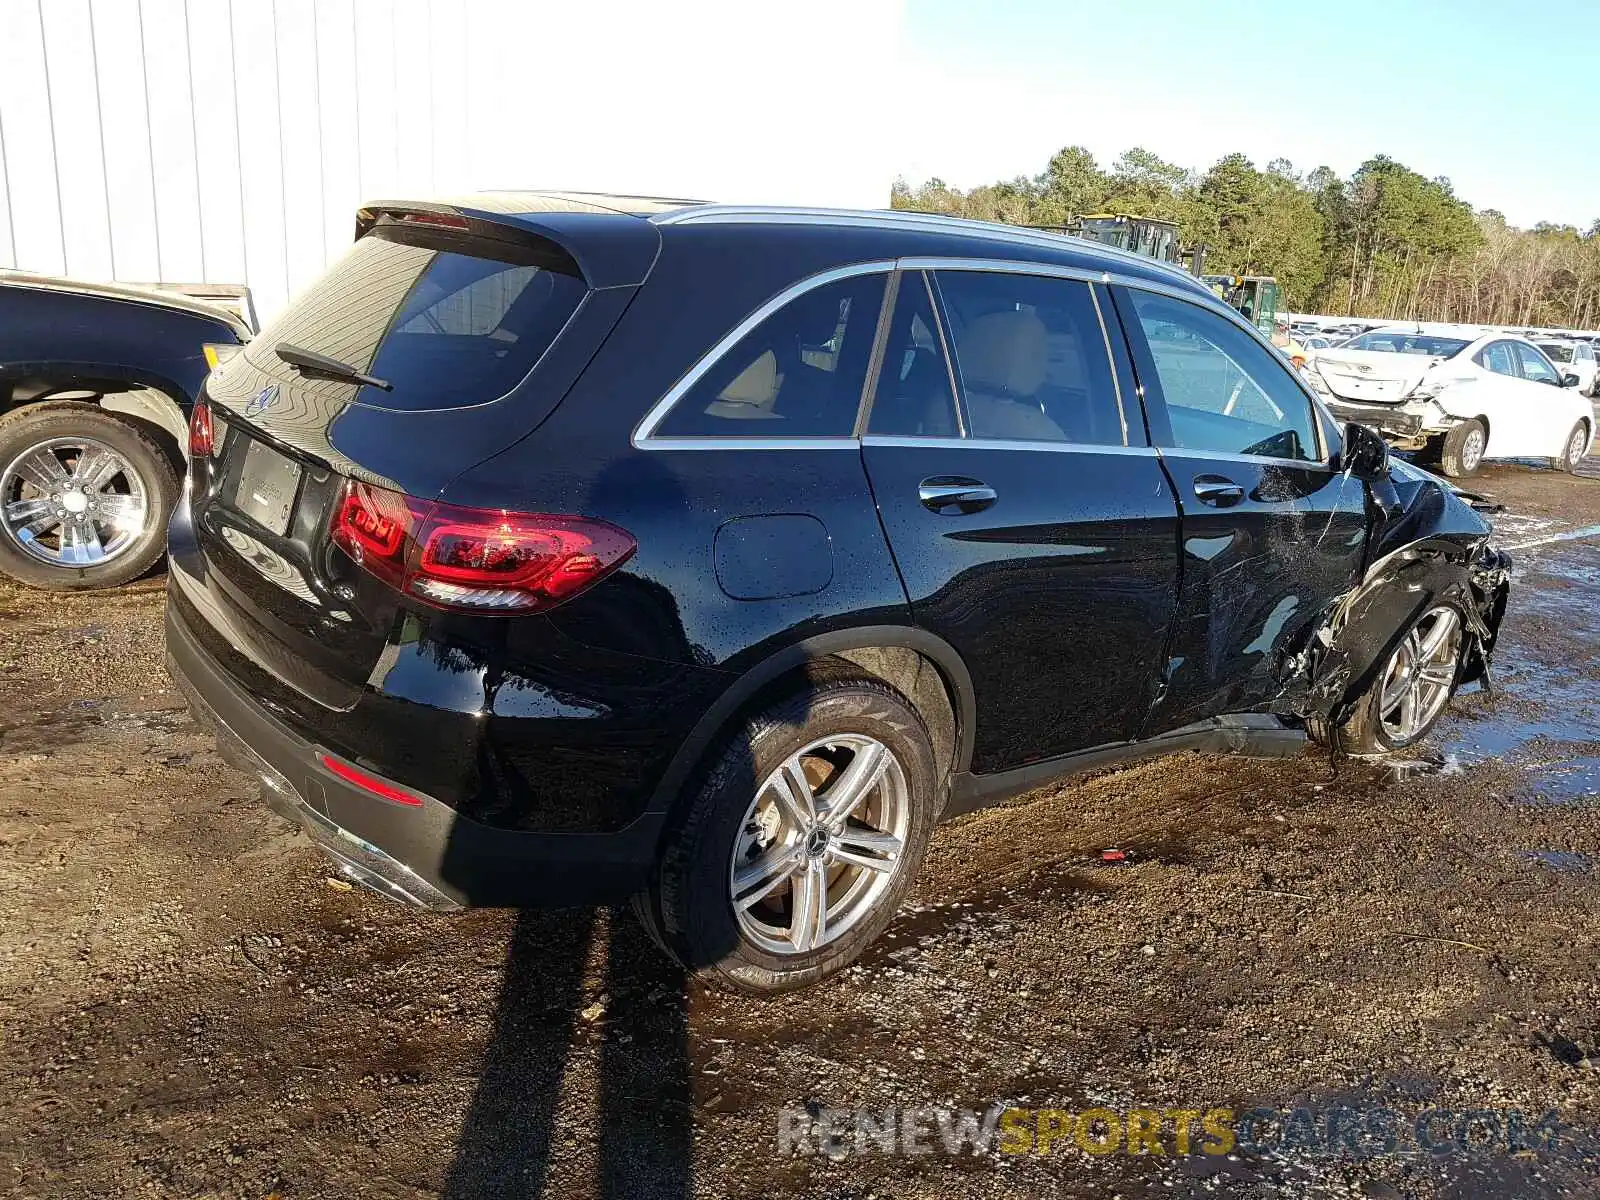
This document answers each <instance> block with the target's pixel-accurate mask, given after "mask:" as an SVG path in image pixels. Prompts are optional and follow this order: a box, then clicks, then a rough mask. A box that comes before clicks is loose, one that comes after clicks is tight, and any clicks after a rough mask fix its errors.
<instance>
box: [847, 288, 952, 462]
mask: <svg viewBox="0 0 1600 1200" xmlns="http://www.w3.org/2000/svg"><path fill="white" fill-rule="evenodd" d="M867 432H868V433H876V434H887V435H894V436H899V437H957V436H959V435H960V427H959V426H958V425H957V424H956V413H955V397H954V396H953V395H952V394H951V392H950V369H949V367H948V366H947V365H946V363H945V358H944V349H943V346H942V344H941V341H940V335H939V326H938V322H937V321H936V320H935V318H934V315H933V301H932V298H931V295H930V289H929V285H928V279H927V276H925V275H923V274H922V272H920V271H907V272H906V273H905V274H904V275H903V276H901V279H900V295H899V298H898V299H897V300H896V301H895V309H894V319H893V321H892V322H891V324H890V326H889V341H888V344H887V345H886V346H885V347H884V355H883V370H882V372H881V374H879V376H878V389H877V392H876V393H875V395H874V396H873V401H872V416H871V417H870V418H869V419H868V421H867Z"/></svg>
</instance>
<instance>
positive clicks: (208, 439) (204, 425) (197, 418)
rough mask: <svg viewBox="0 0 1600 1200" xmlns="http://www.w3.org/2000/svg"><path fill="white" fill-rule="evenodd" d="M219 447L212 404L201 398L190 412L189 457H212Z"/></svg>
mask: <svg viewBox="0 0 1600 1200" xmlns="http://www.w3.org/2000/svg"><path fill="white" fill-rule="evenodd" d="M216 448H217V431H216V427H215V426H214V425H212V423H211V406H210V405H209V404H207V403H206V402H205V401H204V400H201V401H200V402H199V403H198V404H196V405H195V406H194V411H192V412H191V413H190V414H189V457H190V458H210V457H211V452H212V451H213V450H215V449H216Z"/></svg>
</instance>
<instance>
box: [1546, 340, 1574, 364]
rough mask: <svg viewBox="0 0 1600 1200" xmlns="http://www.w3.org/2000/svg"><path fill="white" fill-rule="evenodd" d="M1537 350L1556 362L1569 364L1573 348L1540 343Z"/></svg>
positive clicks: (1557, 344)
mask: <svg viewBox="0 0 1600 1200" xmlns="http://www.w3.org/2000/svg"><path fill="white" fill-rule="evenodd" d="M1539 349H1541V350H1543V351H1544V352H1545V353H1546V354H1548V355H1549V356H1550V357H1551V358H1552V359H1554V360H1555V361H1556V362H1567V363H1569V362H1571V361H1572V351H1573V347H1571V346H1563V345H1561V344H1560V343H1559V342H1540V343H1539Z"/></svg>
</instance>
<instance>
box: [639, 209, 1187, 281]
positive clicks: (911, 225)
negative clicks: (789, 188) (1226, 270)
mask: <svg viewBox="0 0 1600 1200" xmlns="http://www.w3.org/2000/svg"><path fill="white" fill-rule="evenodd" d="M650 219H651V220H652V221H653V222H655V223H656V224H657V225H716V224H721V225H737V224H752V225H761V224H800V225H844V226H857V227H862V228H871V229H883V228H898V229H910V230H915V231H917V232H921V233H963V234H966V235H968V236H970V237H978V238H985V239H987V240H989V241H995V242H1006V243H1009V244H1011V245H1017V246H1035V247H1038V248H1040V249H1052V250H1060V249H1062V240H1063V239H1064V238H1067V237H1070V236H1071V235H1069V234H1063V233H1051V232H1047V231H1045V230H1039V229H1031V228H1029V227H1027V226H1025V225H1006V224H1003V223H1001V222H999V221H974V220H971V219H969V218H967V217H950V216H945V215H943V214H937V213H922V212H913V211H910V210H907V209H893V208H875V209H861V208H788V207H780V206H770V207H769V206H763V205H732V204H707V205H702V206H699V207H696V208H685V209H679V210H676V211H673V212H668V213H662V214H660V215H658V216H654V217H651V218H650ZM1073 241H1074V243H1075V248H1077V247H1081V248H1082V249H1084V250H1086V251H1088V252H1089V253H1092V254H1096V255H1104V256H1106V257H1107V258H1112V259H1115V260H1117V261H1119V262H1125V263H1136V264H1138V265H1140V266H1144V267H1152V268H1156V269H1158V270H1160V271H1162V272H1164V273H1166V274H1168V275H1171V276H1173V277H1175V278H1177V279H1184V280H1188V281H1189V283H1191V284H1193V285H1194V286H1195V287H1196V288H1199V289H1201V290H1206V289H1205V285H1204V284H1202V283H1200V282H1199V281H1198V280H1197V279H1195V277H1194V276H1193V275H1191V274H1189V272H1187V271H1185V270H1183V269H1182V268H1180V267H1176V266H1173V265H1172V264H1171V263H1165V262H1162V261H1161V260H1160V259H1156V258H1151V257H1150V256H1149V255H1146V254H1135V253H1134V252H1133V251H1131V250H1123V249H1120V248H1119V247H1116V246H1107V245H1105V244H1104V243H1101V242H1090V241H1086V240H1084V239H1082V238H1076V239H1073Z"/></svg>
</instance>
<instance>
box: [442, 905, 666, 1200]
mask: <svg viewBox="0 0 1600 1200" xmlns="http://www.w3.org/2000/svg"><path fill="white" fill-rule="evenodd" d="M596 951H601V952H603V956H604V966H603V974H602V976H601V978H603V986H601V987H600V988H599V989H598V990H595V989H593V988H591V987H588V986H586V980H588V979H589V964H590V962H591V959H592V956H593V954H594V952H596ZM685 983H686V981H685V976H684V972H683V971H682V970H681V969H679V968H678V967H676V966H675V965H673V964H671V963H669V962H668V960H667V959H666V957H665V956H664V955H662V954H661V952H660V951H659V950H658V949H657V948H656V947H655V946H654V945H652V944H650V941H649V938H648V936H647V935H646V934H645V932H644V930H643V929H642V928H641V927H640V926H639V923H638V922H637V921H636V920H635V919H634V918H633V916H632V914H631V913H629V912H627V911H626V910H624V909H620V908H618V909H612V910H609V911H594V910H576V909H561V910H548V911H536V910H524V911H522V912H519V913H518V915H517V921H516V926H515V930H514V932H513V934H512V937H511V943H510V945H509V947H508V948H507V951H506V964H505V977H504V982H503V983H502V985H501V990H500V996H499V999H498V1002H497V1005H496V1010H495V1016H494V1024H493V1029H492V1032H491V1034H490V1040H489V1045H488V1048H487V1050H486V1052H485V1054H484V1059H483V1066H482V1070H481V1072H480V1075H479V1078H478V1084H477V1089H476V1091H475V1093H474V1095H473V1098H472V1102H471V1104H470V1105H469V1106H468V1109H467V1114H466V1118H465V1120H464V1121H463V1122H462V1126H461V1130H460V1132H459V1134H458V1136H457V1140H456V1147H455V1156H454V1160H453V1161H452V1163H451V1165H450V1168H449V1171H448V1174H447V1177H446V1182H445V1186H444V1191H443V1194H444V1195H445V1196H446V1197H450V1198H452V1200H469V1198H472V1200H477V1198H479V1197H513V1196H515V1197H535V1196H540V1195H543V1194H544V1193H545V1190H546V1186H547V1184H548V1182H549V1180H550V1177H551V1176H552V1175H553V1174H555V1173H556V1172H557V1167H558V1165H560V1166H564V1167H565V1170H563V1171H561V1174H563V1175H566V1176H567V1177H568V1179H569V1180H570V1174H571V1172H572V1171H573V1170H574V1169H576V1170H577V1171H579V1172H586V1171H590V1170H592V1171H593V1175H592V1179H593V1187H592V1191H589V1190H582V1191H581V1194H585V1195H588V1194H592V1195H596V1196H602V1197H613V1196H614V1197H680V1196H688V1195H689V1193H690V1183H691V1162H692V1158H691V1156H692V1149H693V1121H692V1107H691V1101H692V1095H691V1088H690V1082H689V1063H688V1045H687V1036H686V1034H687V1023H688V1014H687V994H686V990H685ZM596 1043H598V1045H597V1044H596ZM591 1063H592V1064H594V1074H595V1076H597V1077H596V1078H591V1077H590V1074H589V1071H588V1069H587V1067H588V1065H589V1064H591ZM586 1093H587V1094H586ZM591 1096H592V1102H593V1104H594V1113H595V1119H594V1120H593V1121H592V1122H591V1121H590V1120H589V1119H588V1116H587V1113H588V1109H589V1102H590V1097H591ZM591 1159H592V1160H593V1166H592V1168H591V1167H590V1166H589V1165H588V1164H589V1162H590V1160H591ZM558 1160H559V1162H558ZM568 1187H570V1182H569V1183H568Z"/></svg>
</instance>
